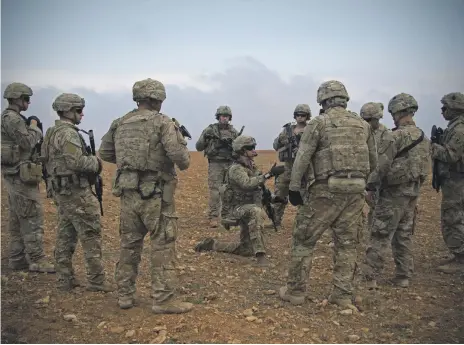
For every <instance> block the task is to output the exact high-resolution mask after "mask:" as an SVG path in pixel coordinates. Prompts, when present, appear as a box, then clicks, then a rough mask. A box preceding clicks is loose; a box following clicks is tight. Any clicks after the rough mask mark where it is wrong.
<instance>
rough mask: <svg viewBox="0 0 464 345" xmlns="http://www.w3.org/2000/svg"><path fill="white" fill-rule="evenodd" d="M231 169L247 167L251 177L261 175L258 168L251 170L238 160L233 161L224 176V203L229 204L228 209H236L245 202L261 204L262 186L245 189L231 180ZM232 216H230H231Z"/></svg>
mask: <svg viewBox="0 0 464 345" xmlns="http://www.w3.org/2000/svg"><path fill="white" fill-rule="evenodd" d="M231 169H245V170H246V172H247V175H248V176H249V177H250V178H251V177H256V176H259V175H260V172H259V171H258V169H254V170H251V169H249V168H247V167H244V166H243V165H242V164H240V163H238V162H234V163H232V165H231V166H230V167H229V168H228V169H227V172H226V174H225V177H224V185H223V188H224V193H223V198H222V200H223V203H225V204H226V205H227V207H226V208H227V209H229V210H230V211H232V210H234V209H235V208H236V207H238V206H241V205H245V204H256V205H261V198H262V190H261V188H260V187H257V188H256V189H253V190H245V189H242V188H240V187H238V186H236V185H234V183H233V182H232V181H230V178H229V174H230V171H231ZM229 218H230V216H229Z"/></svg>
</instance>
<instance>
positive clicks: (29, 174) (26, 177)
mask: <svg viewBox="0 0 464 345" xmlns="http://www.w3.org/2000/svg"><path fill="white" fill-rule="evenodd" d="M19 178H20V180H21V181H22V182H24V183H26V184H37V183H39V182H40V180H41V179H42V165H40V164H35V163H33V162H31V161H26V162H22V163H21V164H20V165H19Z"/></svg>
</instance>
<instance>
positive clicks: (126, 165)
mask: <svg viewBox="0 0 464 345" xmlns="http://www.w3.org/2000/svg"><path fill="white" fill-rule="evenodd" d="M132 94H133V97H132V99H133V100H134V101H135V102H136V103H137V109H134V110H132V111H130V112H129V113H127V114H126V115H124V116H122V117H120V118H118V119H116V120H114V121H113V123H112V124H111V127H110V129H109V131H108V132H107V133H106V134H105V135H104V136H103V138H102V143H101V147H100V150H99V152H100V157H101V158H102V159H103V160H104V161H107V162H110V163H115V164H116V166H117V171H116V175H115V177H114V182H113V194H114V195H115V196H117V197H120V198H121V215H120V224H119V233H120V237H121V253H120V258H119V262H118V263H117V265H116V272H115V277H116V281H117V283H118V294H119V300H118V303H119V307H120V308H121V309H128V308H132V307H133V305H134V297H135V292H136V286H135V282H136V279H137V274H138V266H139V263H140V259H141V255H142V248H143V240H144V238H145V235H146V234H149V235H150V245H151V253H150V263H151V268H150V270H151V284H152V291H153V298H154V302H153V307H152V311H153V313H156V314H173V313H174V314H180V313H185V312H188V311H190V310H191V309H192V308H193V305H192V304H191V303H185V302H180V301H178V300H176V298H175V297H176V296H175V287H176V272H175V259H176V257H175V256H176V253H175V244H176V237H177V233H176V229H177V228H176V226H169V225H168V224H165V223H164V221H163V220H162V217H161V216H162V214H161V212H162V209H163V210H164V211H166V212H164V213H163V216H168V217H167V218H166V221H169V220H172V219H173V217H171V215H172V214H171V211H173V208H174V204H173V203H171V204H170V205H171V206H169V203H170V202H171V201H172V202H173V198H174V190H175V185H176V183H175V182H173V181H174V180H175V179H176V171H175V165H177V166H178V167H179V169H180V170H186V169H188V167H189V165H190V155H189V151H188V149H187V142H186V141H185V139H184V137H183V136H182V134H181V133H180V131H179V128H178V127H177V126H176V124H175V123H174V122H173V121H172V119H171V118H170V117H168V116H167V115H164V114H162V113H160V110H161V105H162V103H163V101H164V100H165V99H166V90H165V88H164V85H163V84H162V83H161V82H159V81H157V80H153V79H150V78H148V79H144V80H140V81H137V82H135V83H134V86H133V88H132ZM165 202H168V204H167V205H166V204H164V203H165ZM174 220H175V219H174Z"/></svg>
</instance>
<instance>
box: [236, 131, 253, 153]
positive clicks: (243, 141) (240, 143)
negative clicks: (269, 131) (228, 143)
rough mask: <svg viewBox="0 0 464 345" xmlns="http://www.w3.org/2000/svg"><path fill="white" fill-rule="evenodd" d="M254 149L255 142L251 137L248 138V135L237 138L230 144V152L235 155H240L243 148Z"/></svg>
mask: <svg viewBox="0 0 464 345" xmlns="http://www.w3.org/2000/svg"><path fill="white" fill-rule="evenodd" d="M247 146H249V147H253V148H255V147H256V140H255V138H253V137H250V136H248V135H240V136H238V137H237V138H235V139H234V141H233V142H232V150H233V151H234V152H235V153H240V152H242V151H243V149H244V148H245V147H247Z"/></svg>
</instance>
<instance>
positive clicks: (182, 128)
mask: <svg viewBox="0 0 464 345" xmlns="http://www.w3.org/2000/svg"><path fill="white" fill-rule="evenodd" d="M172 121H173V122H174V123H175V124H176V126H177V127H179V131H180V134H182V136H183V137H186V138H189V140H191V139H192V136H191V135H190V132H189V131H188V130H187V128H185V126H184V125H181V124H180V123H179V121H177V120H176V119H175V118H172Z"/></svg>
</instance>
